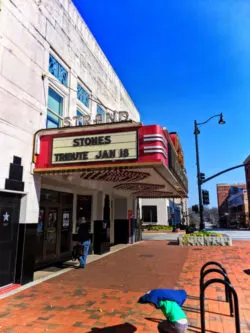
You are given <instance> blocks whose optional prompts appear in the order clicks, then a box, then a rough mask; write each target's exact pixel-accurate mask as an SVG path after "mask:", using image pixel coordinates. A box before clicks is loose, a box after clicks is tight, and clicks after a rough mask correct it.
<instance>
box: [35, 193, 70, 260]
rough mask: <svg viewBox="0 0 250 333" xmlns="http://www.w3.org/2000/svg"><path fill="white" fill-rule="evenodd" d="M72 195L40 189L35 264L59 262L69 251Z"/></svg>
mask: <svg viewBox="0 0 250 333" xmlns="http://www.w3.org/2000/svg"><path fill="white" fill-rule="evenodd" d="M72 211H73V194H72V193H65V192H57V191H51V190H46V189H42V190H41V198H40V209H39V220H38V225H37V249H38V251H37V256H36V264H37V265H39V264H41V263H43V262H51V261H55V260H60V259H62V258H63V257H64V255H67V253H69V252H70V251H71V237H72Z"/></svg>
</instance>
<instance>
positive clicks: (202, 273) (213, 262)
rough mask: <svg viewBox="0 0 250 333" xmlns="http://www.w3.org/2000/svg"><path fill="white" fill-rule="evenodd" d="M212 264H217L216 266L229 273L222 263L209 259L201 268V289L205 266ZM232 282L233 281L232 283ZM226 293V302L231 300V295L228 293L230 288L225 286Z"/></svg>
mask: <svg viewBox="0 0 250 333" xmlns="http://www.w3.org/2000/svg"><path fill="white" fill-rule="evenodd" d="M210 265H215V266H218V267H219V268H220V269H221V270H222V272H223V273H224V274H225V275H227V271H226V269H225V268H224V267H223V266H222V265H221V264H220V263H218V262H217V261H208V262H207V263H206V264H205V265H203V266H202V267H201V270H200V290H201V279H202V278H204V274H205V273H204V270H205V268H207V266H210ZM229 282H230V281H229ZM230 284H231V283H230ZM225 295H226V302H228V301H229V295H228V290H227V287H225Z"/></svg>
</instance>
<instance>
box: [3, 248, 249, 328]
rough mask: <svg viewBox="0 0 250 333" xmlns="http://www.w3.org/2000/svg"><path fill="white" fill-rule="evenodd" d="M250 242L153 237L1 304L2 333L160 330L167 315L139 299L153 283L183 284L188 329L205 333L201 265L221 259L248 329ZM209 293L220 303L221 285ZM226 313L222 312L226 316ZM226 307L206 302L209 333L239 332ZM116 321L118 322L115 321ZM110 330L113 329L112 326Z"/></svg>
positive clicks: (178, 285)
mask: <svg viewBox="0 0 250 333" xmlns="http://www.w3.org/2000/svg"><path fill="white" fill-rule="evenodd" d="M249 254H250V243H248V242H238V243H234V246H233V247H231V248H222V247H216V248H214V247H210V248H198V247H197V248H196V247H194V248H185V247H178V246H169V245H168V243H167V242H165V241H148V242H144V243H140V244H138V245H135V246H133V247H129V248H127V249H124V250H121V251H119V252H116V253H114V254H112V255H110V256H107V257H105V258H103V259H102V260H100V261H97V262H94V263H91V264H89V265H88V266H87V268H86V270H73V271H70V272H67V273H65V274H63V275H60V276H58V277H56V278H53V279H50V280H47V281H45V282H43V283H41V284H38V285H36V286H34V287H32V288H30V289H27V290H25V291H23V292H21V293H18V294H16V295H14V296H11V297H9V298H6V299H3V300H1V301H0V332H3V333H11V332H13V333H22V332H25V333H26V332H97V330H95V328H100V329H101V330H98V332H106V333H111V332H117V333H122V332H124V333H130V332H131V333H132V332H134V331H135V330H136V331H137V332H157V323H158V322H159V321H160V320H161V319H162V318H163V316H162V314H161V313H160V312H159V311H157V310H154V309H153V308H152V307H150V306H147V305H139V304H137V299H138V297H139V296H140V295H141V294H142V293H143V292H146V291H147V290H149V289H151V288H158V287H164V288H174V287H175V288H185V289H186V290H187V292H188V294H189V296H190V297H189V299H188V300H187V302H186V303H185V306H184V309H185V310H186V313H187V316H188V319H189V322H190V327H189V332H200V329H199V327H200V321H199V303H198V301H197V299H196V298H197V297H198V293H199V290H198V284H199V270H200V267H201V266H202V264H203V263H204V262H206V261H208V260H212V259H214V260H217V261H220V262H221V263H222V264H223V265H224V266H225V267H226V269H227V270H228V273H229V277H230V278H231V281H232V283H233V285H234V286H235V288H236V291H237V292H238V295H239V298H240V307H241V327H242V333H246V332H250V275H247V274H246V273H244V270H247V269H250V259H249ZM207 295H208V297H209V298H211V299H212V298H213V299H214V298H218V299H219V300H223V299H224V298H223V297H224V295H223V290H222V289H221V287H216V288H214V287H211V288H209V292H208V294H207ZM221 314H223V315H221ZM228 314H229V309H228V304H227V303H224V302H221V301H217V302H215V301H210V300H209V301H208V303H207V312H206V318H207V321H208V324H207V329H208V330H207V332H210V333H213V332H218V333H220V332H227V333H231V332H232V333H234V332H235V329H234V325H233V320H232V318H230V317H229V316H228ZM116 325H118V326H116ZM108 327H109V328H108Z"/></svg>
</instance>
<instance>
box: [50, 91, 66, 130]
mask: <svg viewBox="0 0 250 333" xmlns="http://www.w3.org/2000/svg"><path fill="white" fill-rule="evenodd" d="M62 114H63V98H62V96H60V95H59V94H58V93H57V92H55V91H54V90H53V89H52V88H51V87H49V95H48V110H47V124H46V127H47V128H57V127H60V126H61V122H62Z"/></svg>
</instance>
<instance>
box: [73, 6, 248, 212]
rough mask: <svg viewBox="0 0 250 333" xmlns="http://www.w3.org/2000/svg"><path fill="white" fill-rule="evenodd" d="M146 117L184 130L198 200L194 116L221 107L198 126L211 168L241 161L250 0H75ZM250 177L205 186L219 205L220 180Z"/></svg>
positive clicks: (239, 174)
mask: <svg viewBox="0 0 250 333" xmlns="http://www.w3.org/2000/svg"><path fill="white" fill-rule="evenodd" d="M73 2H74V3H75V5H76V7H77V8H78V10H79V11H80V13H81V15H82V16H83V18H84V20H85V21H86V23H87V24H88V26H89V28H90V30H91V31H92V33H93V35H94V36H95V38H96V39H97V41H98V43H99V45H100V46H101V48H102V49H103V51H104V53H105V54H106V56H107V58H108V59H109V61H110V63H111V64H112V66H113V67H114V69H115V71H116V73H117V74H118V76H119V77H120V79H121V81H122V82H123V84H124V86H125V88H126V89H127V91H128V93H129V94H130V96H131V97H132V99H133V101H134V102H135V104H136V106H137V108H138V110H139V111H140V114H141V120H142V122H143V123H144V124H153V123H155V124H160V125H162V126H166V127H167V129H168V130H169V131H170V132H171V131H176V132H178V134H179V137H180V140H181V143H182V147H183V150H184V154H185V155H184V156H185V165H186V169H187V172H188V178H189V205H192V204H195V203H197V187H196V165H195V146H194V135H193V123H194V120H195V119H196V120H197V121H198V122H203V121H205V120H206V119H207V118H209V117H210V116H212V115H214V114H217V113H220V112H223V114H224V117H225V120H226V125H223V126H220V125H218V123H217V119H213V120H211V122H209V123H208V124H206V125H204V126H202V127H201V128H200V130H201V134H200V135H199V144H200V163H201V171H202V172H204V173H205V174H206V176H209V175H212V174H214V173H216V172H217V171H220V170H223V169H226V168H228V167H231V166H233V165H237V164H240V163H242V162H243V161H244V160H245V158H246V157H247V156H248V155H249V154H250V130H249V128H250V34H249V31H250V19H249V18H250V1H249V0H237V1H236V0H199V1H197V0H179V1H173V0H156V1H154V2H147V1H145V0H144V1H143V0H126V1H117V0H105V1H104V0H84V1H82V0H74V1H73ZM227 182H228V183H239V182H245V174H244V170H243V168H242V169H238V170H235V171H232V172H230V173H227V174H224V175H222V176H220V177H218V178H216V179H214V180H213V181H210V182H208V183H207V184H206V186H205V187H204V188H205V189H207V190H209V191H210V201H211V205H212V206H216V205H217V196H216V184H217V183H227Z"/></svg>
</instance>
